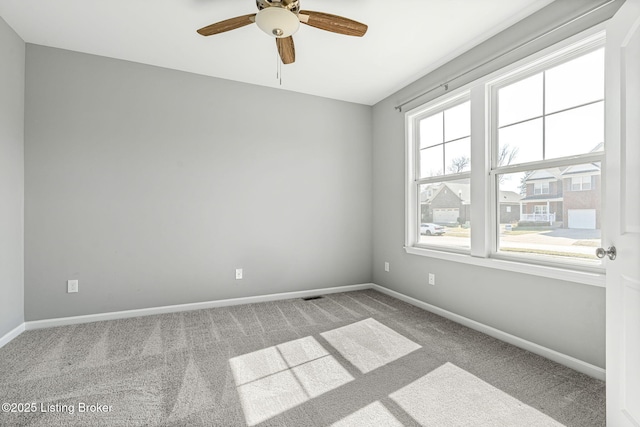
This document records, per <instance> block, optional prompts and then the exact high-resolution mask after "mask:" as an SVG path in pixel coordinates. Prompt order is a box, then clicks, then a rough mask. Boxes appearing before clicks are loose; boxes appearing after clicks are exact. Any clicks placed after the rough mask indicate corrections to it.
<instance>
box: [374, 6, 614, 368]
mask: <svg viewBox="0 0 640 427" xmlns="http://www.w3.org/2000/svg"><path fill="white" fill-rule="evenodd" d="M589 3H591V6H592V5H593V4H597V3H601V1H600V2H599V1H589V2H586V1H585V2H575V1H573V2H572V1H560V2H554V3H552V4H551V5H550V6H548V7H547V8H544V9H542V10H541V11H540V12H539V13H538V14H536V15H534V16H532V17H529V18H527V19H526V20H525V21H523V23H519V24H516V26H514V27H512V28H510V29H508V30H506V31H505V33H502V34H500V35H498V36H496V37H494V38H493V39H490V40H488V41H487V42H485V43H483V44H481V45H479V46H478V47H476V48H474V49H473V50H472V51H470V52H468V53H467V54H465V55H462V56H461V57H458V58H456V59H455V60H454V61H452V62H451V63H448V64H446V65H444V66H443V67H441V68H439V69H437V70H434V71H433V72H432V73H430V74H428V75H426V76H425V77H423V78H421V79H420V80H418V81H417V82H415V83H413V84H411V85H409V86H408V87H406V88H404V89H402V90H401V91H399V92H397V93H395V94H393V95H392V96H390V97H389V98H387V99H385V100H383V101H381V102H379V103H378V104H376V105H375V106H374V108H373V171H374V173H373V190H374V193H373V194H374V197H373V227H374V243H373V245H374V256H373V280H374V282H375V283H377V284H379V285H382V286H385V287H387V288H390V289H393V290H395V291H398V292H401V293H403V294H406V295H409V296H411V297H414V298H417V299H419V300H421V301H425V302H427V303H429V304H432V305H435V306H438V307H441V308H443V309H445V310H449V311H451V312H453V313H456V314H459V315H462V316H464V317H467V318H470V319H473V320H475V321H478V322H481V323H483V324H486V325H489V326H492V327H494V328H497V329H500V330H502V331H504V332H508V333H510V334H513V335H515V336H518V337H521V338H523V339H526V340H529V341H532V342H534V343H537V344H540V345H542V346H545V347H548V348H550V349H553V350H556V351H559V352H561V353H564V354H567V355H570V356H573V357H575V358H578V359H580V360H583V361H585V362H588V363H591V364H594V365H596V366H599V367H602V368H604V366H605V289H604V288H599V287H594V286H589V285H582V284H578V283H572V282H564V281H558V280H552V279H547V278H543V277H537V276H530V275H524V274H518V273H513V272H507V271H501V270H496V269H490V268H484V267H477V266H472V265H468V264H459V263H453V262H447V261H442V260H435V259H431V258H428V257H422V256H416V255H409V254H406V253H405V251H404V249H403V246H404V231H405V228H404V206H405V194H404V191H405V187H404V180H405V170H404V165H405V158H404V155H405V129H404V114H403V113H398V112H397V111H395V109H394V107H395V106H396V105H397V104H399V103H400V102H403V101H404V100H407V99H410V98H412V97H413V96H415V95H416V94H419V93H421V92H423V91H426V90H428V89H430V88H431V87H433V86H437V85H438V84H439V83H442V82H443V81H445V80H447V78H448V77H450V76H455V75H456V74H458V73H459V72H461V71H462V70H465V69H466V68H468V67H469V66H470V64H476V63H478V61H479V58H491V57H493V56H494V55H495V54H496V53H499V52H502V51H505V50H509V46H515V45H517V44H518V43H520V42H521V41H522V40H524V39H525V38H526V37H527V36H528V35H530V34H537V33H539V32H541V31H543V30H544V29H545V28H546V27H548V25H549V22H550V21H549V17H555V18H554V19H556V21H558V22H562V21H565V20H566V19H565V18H566V16H567V14H568V13H570V12H571V13H576V11H577V12H579V11H580V10H582V9H584V8H587V7H591V6H590V5H589ZM618 7H619V5H616V8H615V9H608V10H606V11H605V12H606V14H605V15H601V16H591V18H590V19H592V21H591V22H590V23H589V24H585V23H581V22H580V23H576V24H575V25H574V26H570V27H566V28H564V29H563V30H562V31H560V32H557V33H554V36H553V37H551V38H547V39H544V40H540V41H539V43H537V44H534V45H529V46H527V48H526V49H524V50H520V51H518V52H515V53H514V54H511V55H509V56H508V57H505V58H503V59H502V60H501V61H498V62H497V63H493V64H491V66H490V67H489V68H491V67H493V68H495V67H497V66H500V65H501V64H502V65H505V64H506V63H509V62H512V61H514V60H516V59H518V57H524V56H526V55H528V54H530V53H532V52H535V51H537V50H539V49H540V48H542V47H545V46H548V45H550V44H552V43H554V42H556V41H559V40H561V39H562V38H565V37H567V36H569V35H571V34H575V33H576V32H578V31H580V30H582V29H584V28H587V27H588V26H589V25H592V24H595V23H596V22H599V21H601V20H602V19H605V18H606V17H608V16H610V14H612V13H613V12H615V10H617V8H618ZM572 11H573V12H572ZM563 14H564V15H563ZM487 70H488V68H487V67H485V70H484V71H485V72H486V71H487ZM472 75H475V78H477V77H479V76H480V75H482V70H478V71H477V72H475V73H472ZM472 75H467V76H466V77H465V78H464V79H461V80H460V81H457V83H456V85H452V86H451V87H450V89H453V87H454V86H460V85H462V84H463V83H465V82H468V81H471V80H472V79H471V76H472ZM442 93H443V90H437V91H434V92H432V93H431V94H429V95H427V96H425V97H422V98H421V99H420V100H418V101H415V102H412V103H411V104H410V105H408V106H407V108H405V111H406V110H407V109H408V108H411V107H414V106H416V105H417V103H419V102H425V101H426V100H427V99H429V98H435V97H437V96H440V95H442ZM385 261H388V262H390V263H391V271H390V272H389V273H386V272H385V271H384V262H385ZM428 273H435V274H436V282H437V284H436V286H429V285H428V284H427V274H428Z"/></svg>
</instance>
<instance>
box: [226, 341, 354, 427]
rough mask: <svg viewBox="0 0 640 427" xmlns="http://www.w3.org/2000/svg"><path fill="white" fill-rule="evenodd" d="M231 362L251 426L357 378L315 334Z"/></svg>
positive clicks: (244, 409)
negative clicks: (334, 356)
mask: <svg viewBox="0 0 640 427" xmlns="http://www.w3.org/2000/svg"><path fill="white" fill-rule="evenodd" d="M229 364H230V366H231V370H232V372H233V377H234V380H235V383H236V386H237V390H238V395H239V396H240V402H241V404H242V409H243V411H244V414H245V420H246V421H247V424H248V425H250V426H252V425H256V424H258V423H261V422H263V421H265V420H268V419H269V418H272V417H274V416H276V415H278V414H281V413H282V412H285V411H287V410H289V409H291V408H293V407H295V406H298V405H300V404H302V403H304V402H306V401H308V400H309V399H312V398H314V397H317V396H320V395H321V394H324V393H326V392H328V391H331V390H333V389H336V388H338V387H340V386H341V385H344V384H346V383H348V382H350V381H353V379H354V378H353V377H352V376H351V375H350V374H349V372H347V370H346V369H345V368H344V367H343V366H342V365H340V363H339V362H338V361H336V360H335V359H334V358H333V356H331V355H330V354H329V352H327V350H326V349H325V348H324V347H322V345H320V343H318V341H316V340H315V339H314V338H313V337H311V336H309V337H305V338H301V339H297V340H293V341H289V342H286V343H283V344H279V345H277V346H273V347H268V348H265V349H262V350H258V351H254V352H252V353H247V354H244V355H242V356H238V357H234V358H232V359H229Z"/></svg>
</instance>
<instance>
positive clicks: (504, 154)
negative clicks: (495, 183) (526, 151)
mask: <svg viewBox="0 0 640 427" xmlns="http://www.w3.org/2000/svg"><path fill="white" fill-rule="evenodd" d="M518 151H520V147H511V146H510V145H509V144H504V145H503V146H502V147H500V152H499V153H498V166H507V165H510V164H511V162H513V161H514V160H515V158H516V156H517V155H518Z"/></svg>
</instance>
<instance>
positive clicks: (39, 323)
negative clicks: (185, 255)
mask: <svg viewBox="0 0 640 427" xmlns="http://www.w3.org/2000/svg"><path fill="white" fill-rule="evenodd" d="M363 289H375V290H377V291H379V292H382V293H384V294H387V295H389V296H392V297H394V298H397V299H399V300H401V301H405V302H407V303H409V304H412V305H415V306H416V307H420V308H422V309H424V310H427V311H429V312H431V313H435V314H437V315H439V316H442V317H445V318H447V319H449V320H452V321H454V322H456V323H460V324H461V325H464V326H467V327H469V328H471V329H474V330H476V331H479V332H482V333H485V334H487V335H489V336H492V337H494V338H497V339H499V340H501V341H504V342H507V343H509V344H512V345H515V346H516V347H520V348H523V349H525V350H528V351H530V352H532V353H535V354H538V355H540V356H542V357H546V358H547V359H550V360H553V361H554V362H557V363H560V364H562V365H564V366H567V367H569V368H571V369H574V370H576V371H578V372H582V373H584V374H586V375H589V376H591V377H594V378H597V379H599V380H603V381H604V380H605V370H604V369H602V368H599V367H597V366H595V365H591V364H589V363H587V362H584V361H582V360H579V359H576V358H575V357H571V356H568V355H566V354H563V353H560V352H558V351H555V350H552V349H550V348H547V347H543V346H541V345H539V344H536V343H533V342H531V341H527V340H525V339H523V338H519V337H517V336H515V335H511V334H509V333H507V332H503V331H501V330H499V329H496V328H493V327H491V326H487V325H485V324H483V323H480V322H476V321H475V320H471V319H469V318H466V317H464V316H460V315H458V314H455V313H452V312H450V311H447V310H444V309H442V308H439V307H436V306H434V305H431V304H428V303H426V302H423V301H420V300H418V299H415V298H412V297H410V296H407V295H404V294H401V293H400V292H396V291H392V290H391V289H388V288H385V287H383V286H380V285H376V284H374V283H363V284H360V285H348V286H337V287H333V288H323V289H313V290H308V291H296V292H285V293H279V294H269V295H260V296H252V297H243V298H232V299H224V300H217V301H206V302H197V303H191V304H178V305H169V306H164V307H151V308H143V309H138V310H125V311H116V312H110V313H99V314H89V315H85V316H73V317H61V318H57V319H45V320H35V321H29V322H25V323H23V324H22V325H20V326H18V327H16V328H15V329H13V330H12V331H11V332H9V333H7V334H6V335H4V336H3V337H1V338H0V347H2V346H3V345H5V344H7V343H8V342H9V341H11V340H12V339H14V338H15V337H17V336H18V335H20V334H21V333H22V332H23V331H25V330H32V329H41V328H51V327H55V326H65V325H75V324H79V323H91V322H99V321H103V320H115V319H126V318H130V317H140V316H151V315H155V314H164V313H176V312H180V311H191V310H202V309H206V308H215V307H225V306H232V305H240V304H252V303H257V302H267V301H277V300H285V299H292V298H305V297H310V296H315V295H323V294H332V293H337V292H349V291H359V290H363Z"/></svg>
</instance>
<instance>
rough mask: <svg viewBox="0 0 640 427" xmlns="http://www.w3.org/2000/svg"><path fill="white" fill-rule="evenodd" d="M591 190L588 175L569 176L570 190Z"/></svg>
mask: <svg viewBox="0 0 640 427" xmlns="http://www.w3.org/2000/svg"><path fill="white" fill-rule="evenodd" d="M586 190H591V177H590V176H574V177H572V178H571V191H586Z"/></svg>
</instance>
